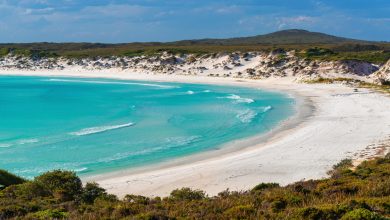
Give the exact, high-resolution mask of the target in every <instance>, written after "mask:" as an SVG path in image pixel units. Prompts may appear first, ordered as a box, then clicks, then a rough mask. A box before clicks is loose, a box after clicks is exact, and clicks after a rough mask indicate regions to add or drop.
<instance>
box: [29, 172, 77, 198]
mask: <svg viewBox="0 0 390 220" xmlns="http://www.w3.org/2000/svg"><path fill="white" fill-rule="evenodd" d="M34 181H36V182H37V183H41V184H42V185H44V186H45V187H46V188H47V189H49V190H50V191H51V193H52V194H53V195H54V196H55V197H57V198H59V199H61V200H64V201H69V200H73V199H75V198H76V197H77V196H79V195H80V194H81V193H82V183H81V180H80V178H78V177H77V176H76V173H75V172H71V171H62V170H54V171H50V172H47V173H44V174H42V175H40V176H38V177H36V178H35V180H34Z"/></svg>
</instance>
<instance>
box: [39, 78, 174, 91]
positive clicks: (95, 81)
mask: <svg viewBox="0 0 390 220" xmlns="http://www.w3.org/2000/svg"><path fill="white" fill-rule="evenodd" d="M42 81H46V82H77V83H93V84H119V85H140V86H151V87H158V88H165V89H172V88H179V87H177V86H168V85H161V84H152V83H133V82H110V81H97V80H75V79H44V80H42Z"/></svg>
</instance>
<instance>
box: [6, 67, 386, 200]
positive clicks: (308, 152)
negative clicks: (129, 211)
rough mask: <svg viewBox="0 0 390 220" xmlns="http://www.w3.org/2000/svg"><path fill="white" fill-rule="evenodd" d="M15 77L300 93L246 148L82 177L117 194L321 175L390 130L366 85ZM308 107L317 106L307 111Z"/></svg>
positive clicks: (358, 155) (212, 190)
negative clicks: (289, 111) (286, 116)
mask: <svg viewBox="0 0 390 220" xmlns="http://www.w3.org/2000/svg"><path fill="white" fill-rule="evenodd" d="M4 74H7V73H4ZM8 74H9V72H8ZM13 74H16V73H13ZM17 74H18V75H51V76H60V75H62V76H75V77H77V76H83V77H108V78H120V79H142V80H156V81H180V82H193V83H211V84H226V85H237V86H248V87H254V88H263V89H274V90H280V91H285V92H288V93H291V94H292V95H294V96H296V97H298V100H299V103H298V106H299V108H298V114H297V115H296V116H295V118H293V119H291V120H289V121H287V122H286V123H285V124H284V125H282V126H281V127H280V128H279V129H277V130H276V131H274V132H272V133H271V134H269V135H268V136H266V138H262V139H261V138H260V139H256V138H255V139H252V140H250V142H246V145H248V143H251V144H250V146H248V147H243V145H242V143H241V142H240V141H238V142H237V143H232V144H231V146H230V147H229V150H224V149H222V150H220V151H216V152H212V153H210V155H206V154H205V157H203V156H202V155H197V156H192V157H188V158H184V159H181V160H180V159H179V160H178V161H173V162H172V163H168V164H164V165H161V166H154V167H150V168H148V169H145V170H142V171H141V170H138V171H131V170H127V171H121V172H117V173H111V174H105V175H100V176H93V177H88V178H85V179H84V181H90V180H95V181H97V182H98V183H99V184H100V185H101V186H103V187H104V188H106V189H107V190H108V192H110V193H114V194H117V195H119V196H123V195H125V194H140V195H146V196H165V195H168V194H169V193H170V192H171V191H172V190H173V189H176V188H181V187H191V188H194V189H202V190H205V191H206V192H207V193H208V194H209V195H215V194H217V193H218V192H220V191H223V190H225V189H227V188H229V189H230V190H247V189H250V188H252V187H253V186H255V185H256V184H258V183H260V182H278V183H281V184H288V183H292V182H295V181H299V180H303V179H311V178H315V179H317V178H323V177H326V172H327V171H328V170H330V169H331V167H332V165H334V164H336V163H337V162H339V161H340V160H342V159H344V158H347V157H349V158H354V159H365V158H368V157H370V156H372V155H375V154H377V153H383V149H382V151H380V149H379V148H378V146H379V145H380V143H381V142H382V141H385V140H387V139H389V135H390V98H389V97H387V96H385V95H383V94H379V93H376V92H371V91H369V90H366V89H359V91H358V92H354V89H353V88H350V87H347V86H344V85H324V84H321V85H317V84H299V83H295V82H293V81H292V80H291V79H287V78H285V79H275V78H274V79H268V80H263V81H255V80H242V79H240V80H237V79H233V78H212V77H196V76H194V77H190V76H177V75H169V76H167V75H143V74H131V73H112V72H110V73H102V72H90V73H82V72H78V73H71V72H63V71H62V72H18V73H17ZM310 106H312V107H313V108H312V109H313V110H312V113H311V114H310V115H308V112H307V110H308V109H310V108H308V107H310ZM235 144H237V148H236V149H235V148H234V147H235ZM239 145H240V146H239ZM232 146H233V147H232ZM386 150H388V149H386Z"/></svg>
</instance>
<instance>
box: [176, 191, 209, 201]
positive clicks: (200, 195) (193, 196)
mask: <svg viewBox="0 0 390 220" xmlns="http://www.w3.org/2000/svg"><path fill="white" fill-rule="evenodd" d="M205 196H206V195H205V192H204V191H201V190H192V189H190V188H181V189H175V190H173V191H172V192H171V195H170V197H169V198H170V199H172V200H179V201H183V200H200V199H204V198H205Z"/></svg>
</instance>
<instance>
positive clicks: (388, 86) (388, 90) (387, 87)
mask: <svg viewBox="0 0 390 220" xmlns="http://www.w3.org/2000/svg"><path fill="white" fill-rule="evenodd" d="M303 82H304V83H308V84H317V83H324V84H333V83H346V84H351V85H353V86H355V87H357V88H367V89H372V90H375V91H378V92H381V93H385V94H390V81H383V82H382V83H381V84H375V83H369V82H364V81H361V80H358V79H351V78H343V77H336V78H323V77H318V78H316V79H312V80H304V81H303Z"/></svg>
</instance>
